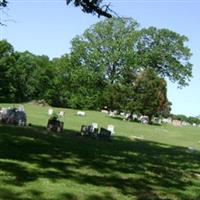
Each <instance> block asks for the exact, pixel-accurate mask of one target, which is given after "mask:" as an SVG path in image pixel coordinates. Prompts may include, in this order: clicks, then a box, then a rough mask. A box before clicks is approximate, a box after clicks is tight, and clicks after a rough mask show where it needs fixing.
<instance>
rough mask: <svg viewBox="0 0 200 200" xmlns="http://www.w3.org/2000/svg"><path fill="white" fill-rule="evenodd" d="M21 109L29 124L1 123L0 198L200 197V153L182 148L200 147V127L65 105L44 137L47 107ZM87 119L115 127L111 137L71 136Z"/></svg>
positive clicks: (192, 199) (103, 199) (110, 199)
mask: <svg viewBox="0 0 200 200" xmlns="http://www.w3.org/2000/svg"><path fill="white" fill-rule="evenodd" d="M0 106H5V105H3V104H1V105H0ZM25 110H26V112H27V115H28V123H32V124H33V126H32V127H26V128H20V127H14V126H5V125H0V199H6V200H7V199H8V200H14V199H16V200H19V199H27V200H29V199H37V200H38V199H39V200H40V199H41V200H48V199H57V200H62V199H64V200H118V199H119V200H134V199H137V200H148V199H149V200H154V199H163V200H171V199H172V200H179V199H180V200H198V199H200V153H199V151H195V152H190V151H188V147H189V146H191V147H194V148H196V149H198V150H200V143H198V141H200V128H199V127H177V128H175V127H172V126H169V125H164V126H149V125H141V124H138V123H133V122H126V121H123V120H121V119H114V118H111V117H108V116H106V115H105V114H104V113H100V112H94V111H86V116H85V117H79V116H76V110H70V109H66V110H65V111H66V115H65V117H64V119H63V121H64V123H65V131H64V132H63V133H62V134H55V133H54V134H49V133H47V132H46V129H45V126H46V123H47V119H48V116H47V110H48V107H39V106H34V105H31V104H25ZM56 110H57V111H60V110H61V109H59V108H57V109H56ZM92 122H96V123H98V125H99V127H107V125H108V124H113V125H114V126H115V131H116V134H115V137H113V138H112V141H100V140H97V139H91V138H87V137H80V136H78V135H77V133H78V131H79V130H80V126H81V125H82V124H91V123H92ZM134 136H139V137H140V136H143V137H144V140H134V139H133V137H134Z"/></svg>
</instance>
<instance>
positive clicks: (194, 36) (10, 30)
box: [1, 0, 200, 116]
mask: <svg viewBox="0 0 200 200" xmlns="http://www.w3.org/2000/svg"><path fill="white" fill-rule="evenodd" d="M9 2H10V3H9V6H8V9H6V10H4V13H3V15H2V17H3V20H4V23H5V22H6V24H7V26H6V27H1V36H3V38H4V39H7V40H8V42H10V43H11V44H12V45H13V46H14V48H15V50H17V51H25V50H28V51H30V52H32V53H34V54H38V55H42V54H43V55H48V56H49V57H50V58H53V57H59V56H61V55H63V54H65V53H69V52H70V41H71V40H72V38H73V37H74V36H76V35H80V34H82V33H83V32H84V30H85V29H86V28H89V27H90V25H92V24H94V23H96V22H98V21H99V20H103V19H104V18H103V17H102V18H98V17H97V16H93V15H90V14H85V13H82V12H81V11H80V9H79V8H74V7H73V6H66V4H65V0H10V1H9ZM109 2H110V3H111V8H112V9H113V10H114V11H115V12H117V13H118V14H119V15H120V16H124V17H132V18H134V19H136V20H137V21H138V22H139V24H140V25H141V27H149V26H155V27H157V28H168V29H170V30H173V31H175V32H178V33H180V34H183V35H186V36H187V37H188V38H189V42H188V43H187V46H188V47H189V48H190V49H191V51H192V53H193V56H192V58H191V63H192V64H193V78H192V79H191V81H190V84H189V86H188V87H185V88H183V89H177V85H176V84H173V83H170V82H169V83H168V98H169V100H170V101H171V102H172V104H173V105H172V113H174V114H185V115H187V116H197V115H200V68H199V63H200V27H199V22H200V0H106V1H105V3H109Z"/></svg>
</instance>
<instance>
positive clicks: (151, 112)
mask: <svg viewBox="0 0 200 200" xmlns="http://www.w3.org/2000/svg"><path fill="white" fill-rule="evenodd" d="M133 91H134V93H133V94H134V96H132V97H133V98H132V99H131V101H130V104H127V105H128V106H129V110H131V113H133V112H136V113H139V114H142V115H147V116H148V117H149V119H150V121H151V119H152V117H153V116H159V115H162V113H163V112H166V108H168V106H169V102H168V100H167V84H166V81H165V80H164V79H163V78H160V77H159V76H158V75H157V74H156V73H155V71H154V70H153V69H150V68H149V69H145V70H144V71H142V72H141V73H140V74H139V75H138V77H137V78H136V80H135V81H134V82H133Z"/></svg>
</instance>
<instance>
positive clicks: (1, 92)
mask: <svg viewBox="0 0 200 200" xmlns="http://www.w3.org/2000/svg"><path fill="white" fill-rule="evenodd" d="M14 64H15V57H14V48H13V46H12V45H11V44H9V43H8V42H7V41H6V40H1V41H0V102H8V101H10V100H11V99H12V94H11V93H12V90H11V87H10V84H11V82H10V78H9V76H8V72H9V70H10V69H11V68H12V67H13V66H14Z"/></svg>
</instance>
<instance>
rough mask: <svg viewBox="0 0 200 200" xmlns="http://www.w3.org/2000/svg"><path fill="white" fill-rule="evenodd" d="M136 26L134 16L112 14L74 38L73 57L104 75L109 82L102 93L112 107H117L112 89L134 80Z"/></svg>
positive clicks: (103, 78)
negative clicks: (133, 48)
mask: <svg viewBox="0 0 200 200" xmlns="http://www.w3.org/2000/svg"><path fill="white" fill-rule="evenodd" d="M137 28H138V24H137V22H136V21H135V20H133V19H123V18H121V19H116V18H112V19H109V20H105V21H102V22H99V23H97V24H95V25H93V26H92V27H91V28H89V29H87V30H86V31H85V32H84V34H83V35H82V36H77V37H76V38H74V39H73V40H72V52H71V55H72V58H73V59H75V60H76V61H77V62H78V63H79V65H81V66H82V67H83V68H87V69H89V70H91V71H93V72H95V73H97V74H98V76H99V77H101V79H102V82H103V84H104V85H105V86H106V91H105V93H106V94H102V95H104V96H105V95H106V98H104V99H105V104H107V106H108V107H109V108H110V109H116V106H115V105H116V103H115V102H114V99H113V96H115V95H116V94H113V93H112V92H114V91H115V92H114V93H116V88H118V89H119V88H121V87H120V85H121V84H122V83H123V84H124V83H131V82H132V80H133V77H134V75H135V70H137V69H136V66H135V58H136V57H135V56H134V52H133V50H132V44H133V43H135V42H136V39H137V37H138V30H137ZM111 88H113V89H111ZM118 92H119V90H118Z"/></svg>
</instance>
